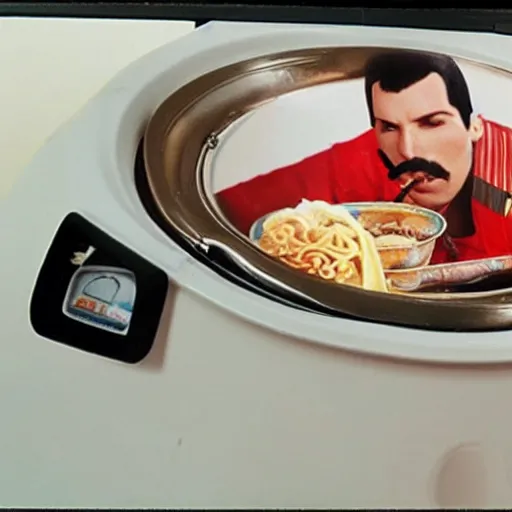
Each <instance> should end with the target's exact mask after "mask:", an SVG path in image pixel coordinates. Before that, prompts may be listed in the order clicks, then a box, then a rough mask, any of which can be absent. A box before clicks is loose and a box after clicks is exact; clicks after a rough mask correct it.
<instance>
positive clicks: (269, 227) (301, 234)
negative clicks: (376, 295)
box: [249, 200, 446, 291]
mask: <svg viewBox="0 0 512 512" xmlns="http://www.w3.org/2000/svg"><path fill="white" fill-rule="evenodd" d="M445 229H446V221H445V220H444V218H443V217H442V216H441V215H439V214H438V213H436V212H433V211H430V210H427V209H425V208H421V207H416V206H412V205H407V204H403V203H384V202H382V203H378V202H376V203H346V204H343V205H330V204H328V203H325V202H323V201H311V202H310V201H305V200H304V201H302V202H301V203H300V204H299V205H298V206H297V207H295V208H285V209H283V210H279V211H277V212H272V213H269V214H267V215H265V216H264V217H262V218H261V219H259V220H257V221H256V222H255V223H254V224H253V226H252V227H251V230H250V232H249V238H250V239H251V240H252V241H253V242H254V243H255V244H256V245H257V246H258V247H259V248H260V249H261V250H263V251H264V252H265V253H266V254H268V255H269V256H272V257H274V258H276V259H278V260H280V261H282V262H283V263H285V264H287V265H288V266H290V267H292V268H296V269H297V270H302V271H303V272H305V273H307V274H310V275H315V276H317V277H320V278H322V279H324V280H328V281H334V282H336V283H339V284H349V285H355V286H362V287H363V288H366V289H372V290H380V291H386V290H387V288H386V277H385V274H387V273H388V272H392V271H393V270H398V269H410V268H416V267H420V266H424V265H428V264H429V262H430V259H431V257H432V253H433V250H434V246H435V242H436V240H437V239H438V238H439V237H440V236H441V235H442V234H443V233H444V231H445Z"/></svg>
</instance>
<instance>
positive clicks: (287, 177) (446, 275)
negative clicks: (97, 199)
mask: <svg viewBox="0 0 512 512" xmlns="http://www.w3.org/2000/svg"><path fill="white" fill-rule="evenodd" d="M509 86H510V75H509V73H508V71H507V70H501V69H495V68H491V67H488V66H486V65H483V64H480V63H477V62H473V61H470V60H467V59H463V58H458V57H452V56H450V55H446V54H439V53H430V52H423V51H421V52H420V51H415V50H405V49H400V50H398V49H392V48H384V47H357V48H356V47H354V48H350V47H331V48H321V49H319V48H312V49H304V50H299V51H290V52H284V53H277V54H273V55H266V56H263V57H260V58H257V59H251V60H248V61H243V62H239V63H237V64H233V65H229V66H227V67H224V68H220V69H217V70H215V71H213V72H211V73H208V74H205V75H203V76H201V77H200V78H198V79H196V80H194V81H192V82H190V83H188V84H187V85H185V86H184V87H182V88H181V89H179V90H178V91H176V92H175V93H173V94H172V95H171V96H170V97H169V98H168V99H167V100H166V101H164V102H163V103H162V104H161V105H160V106H159V107H158V109H157V110H156V112H155V113H154V115H153V117H152V118H151V120H150V122H149V124H148V126H147V129H146V133H145V136H144V142H143V144H144V148H143V149H144V166H145V173H146V178H147V182H148V185H149V190H150V193H151V200H152V202H153V204H154V207H155V211H156V212H157V215H158V216H159V218H160V220H161V221H162V222H163V223H164V224H165V225H166V226H167V227H168V228H169V230H171V231H172V232H173V233H174V234H175V235H176V236H178V237H180V238H181V239H182V240H183V241H184V243H185V244H188V246H189V247H190V248H193V250H195V251H199V252H201V253H202V254H203V255H204V257H205V258H206V259H208V258H209V259H211V260H213V259H216V258H219V257H221V258H223V261H229V262H230V264H232V265H233V266H234V267H235V268H236V269H237V272H238V273H239V275H240V276H242V279H243V276H245V278H246V279H247V280H248V281H250V282H252V283H255V282H256V283H258V285H259V286H260V287H261V288H262V289H265V290H266V293H267V294H270V295H273V296H275V297H276V300H277V299H279V300H281V301H285V302H286V303H287V304H288V305H290V306H292V307H293V306H294V305H295V306H296V307H302V308H306V309H308V310H310V311H316V312H319V313H322V314H329V315H335V316H344V317H352V318H358V319H364V320H369V321H373V322H379V323H386V324H391V325H400V326H408V327H414V328H423V329H433V330H438V331H476V330H496V329H508V328H510V327H511V326H512V307H511V304H510V297H511V292H512V218H511V217H510V216H509V214H510V209H511V205H512V199H511V198H512V195H511V192H512V178H510V176H512V157H511V156H512V130H511V128H509V125H511V126H512V107H506V108H505V107H504V106H503V105H502V102H501V103H499V102H496V101H493V98H492V95H489V94H488V91H489V90H490V88H492V89H493V90H495V89H496V88H501V89H502V90H504V89H505V87H509ZM486 92H487V94H485V93H486ZM482 98H487V100H486V101H487V102H485V101H480V100H481V99H482ZM477 100H478V101H477ZM498 103H499V104H498ZM509 171H510V172H509Z"/></svg>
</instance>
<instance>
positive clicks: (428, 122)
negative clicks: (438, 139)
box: [421, 119, 444, 128]
mask: <svg viewBox="0 0 512 512" xmlns="http://www.w3.org/2000/svg"><path fill="white" fill-rule="evenodd" d="M443 124H444V121H443V120H442V119H425V120H424V121H422V123H421V126H424V127H425V128H436V127H437V126H442V125H443Z"/></svg>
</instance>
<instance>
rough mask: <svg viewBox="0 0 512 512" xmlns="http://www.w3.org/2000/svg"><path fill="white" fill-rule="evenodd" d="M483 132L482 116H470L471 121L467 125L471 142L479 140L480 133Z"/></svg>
mask: <svg viewBox="0 0 512 512" xmlns="http://www.w3.org/2000/svg"><path fill="white" fill-rule="evenodd" d="M483 134H484V124H483V122H482V118H481V117H480V116H477V115H475V114H473V115H472V116H471V123H470V125H469V137H470V139H471V141H472V142H476V141H477V140H480V138H481V137H482V135H483Z"/></svg>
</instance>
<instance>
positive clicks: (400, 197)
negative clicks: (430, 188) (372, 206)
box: [393, 178, 421, 203]
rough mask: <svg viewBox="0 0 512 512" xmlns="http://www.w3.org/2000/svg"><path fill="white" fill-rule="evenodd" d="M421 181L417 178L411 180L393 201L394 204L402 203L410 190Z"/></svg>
mask: <svg viewBox="0 0 512 512" xmlns="http://www.w3.org/2000/svg"><path fill="white" fill-rule="evenodd" d="M420 181H421V180H420V179H418V178H411V179H410V180H409V181H408V182H407V183H406V184H405V185H404V187H403V188H402V190H401V191H400V193H399V194H398V195H397V196H396V197H395V199H394V200H393V202H394V203H402V202H403V200H404V199H405V197H406V196H407V194H408V193H409V192H410V191H411V190H412V188H413V187H414V186H415V185H417V184H418V183H419V182H420Z"/></svg>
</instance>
